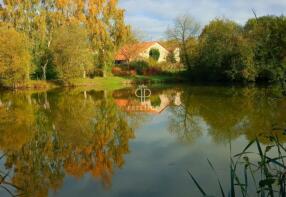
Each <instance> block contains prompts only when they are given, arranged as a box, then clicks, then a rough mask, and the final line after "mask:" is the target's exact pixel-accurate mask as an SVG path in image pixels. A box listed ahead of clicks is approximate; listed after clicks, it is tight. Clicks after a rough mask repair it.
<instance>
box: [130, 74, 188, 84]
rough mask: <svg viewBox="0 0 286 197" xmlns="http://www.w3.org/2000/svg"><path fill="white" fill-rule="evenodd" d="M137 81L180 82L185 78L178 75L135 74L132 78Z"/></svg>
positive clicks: (153, 82)
mask: <svg viewBox="0 0 286 197" xmlns="http://www.w3.org/2000/svg"><path fill="white" fill-rule="evenodd" d="M132 80H133V81H134V82H135V83H143V82H145V83H151V84H156V83H171V82H180V81H182V80H183V79H182V78H181V77H180V76H176V75H154V76H139V75H137V76H135V77H133V78H132Z"/></svg>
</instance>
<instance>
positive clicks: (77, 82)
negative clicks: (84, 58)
mask: <svg viewBox="0 0 286 197" xmlns="http://www.w3.org/2000/svg"><path fill="white" fill-rule="evenodd" d="M172 82H180V77H179V76H177V75H154V76H141V75H137V76H133V77H115V76H109V77H95V78H93V79H90V78H85V79H83V78H78V79H72V80H70V81H69V82H68V83H66V84H63V83H61V82H60V81H42V80H30V81H28V82H27V83H25V84H23V86H21V87H19V89H34V90H47V89H52V88H57V87H62V86H72V87H87V88H92V89H96V90H115V89H120V88H124V87H128V86H131V84H133V85H135V84H142V83H145V84H146V83H147V84H163V83H172Z"/></svg>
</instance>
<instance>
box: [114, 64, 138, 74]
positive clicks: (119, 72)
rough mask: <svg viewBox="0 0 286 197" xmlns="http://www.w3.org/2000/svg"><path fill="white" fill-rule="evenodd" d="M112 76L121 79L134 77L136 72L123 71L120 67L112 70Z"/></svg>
mask: <svg viewBox="0 0 286 197" xmlns="http://www.w3.org/2000/svg"><path fill="white" fill-rule="evenodd" d="M111 72H112V74H113V75H114V76H121V77H126V76H135V75H136V70H134V69H132V70H128V69H123V68H121V67H118V66H115V67H113V68H112V71H111Z"/></svg>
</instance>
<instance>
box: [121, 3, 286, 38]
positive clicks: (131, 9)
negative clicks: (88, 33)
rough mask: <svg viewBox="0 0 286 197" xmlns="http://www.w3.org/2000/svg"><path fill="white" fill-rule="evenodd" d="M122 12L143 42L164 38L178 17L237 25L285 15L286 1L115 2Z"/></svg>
mask: <svg viewBox="0 0 286 197" xmlns="http://www.w3.org/2000/svg"><path fill="white" fill-rule="evenodd" d="M119 1H120V2H119V5H120V7H121V8H124V9H125V10H126V22H127V23H128V24H131V25H132V26H133V28H134V29H135V31H137V32H141V33H140V34H142V32H143V36H144V39H147V40H158V39H163V38H165V36H166V35H165V32H166V29H167V28H168V26H171V25H172V24H173V21H174V18H176V17H177V16H180V15H185V14H188V15H191V16H192V17H193V18H195V19H196V20H197V21H198V22H199V23H200V24H201V26H204V25H206V24H207V23H208V22H209V21H210V20H212V19H214V18H215V17H226V18H229V19H232V20H234V21H236V22H238V23H240V24H244V23H245V22H246V21H247V19H248V18H251V17H253V12H252V11H251V9H254V10H255V12H256V14H257V15H258V16H262V15H282V14H283V15H286V0H119Z"/></svg>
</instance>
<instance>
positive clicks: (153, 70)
mask: <svg viewBox="0 0 286 197" xmlns="http://www.w3.org/2000/svg"><path fill="white" fill-rule="evenodd" d="M158 74H162V70H161V68H157V67H149V68H147V69H145V70H144V71H143V75H144V76H152V75H158Z"/></svg>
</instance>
